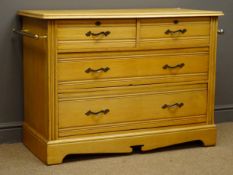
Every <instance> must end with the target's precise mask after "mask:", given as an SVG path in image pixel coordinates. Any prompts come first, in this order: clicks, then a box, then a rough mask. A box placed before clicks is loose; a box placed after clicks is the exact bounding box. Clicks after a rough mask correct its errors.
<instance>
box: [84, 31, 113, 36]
mask: <svg viewBox="0 0 233 175" xmlns="http://www.w3.org/2000/svg"><path fill="white" fill-rule="evenodd" d="M110 33H111V32H110V31H106V32H99V33H93V32H91V31H89V32H87V33H86V36H88V37H89V36H99V35H103V36H108V35H109V34H110Z"/></svg>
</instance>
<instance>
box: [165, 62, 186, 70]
mask: <svg viewBox="0 0 233 175" xmlns="http://www.w3.org/2000/svg"><path fill="white" fill-rule="evenodd" d="M184 66H185V64H184V63H181V64H177V65H175V66H169V65H168V64H165V65H164V66H163V69H175V68H182V67H184Z"/></svg>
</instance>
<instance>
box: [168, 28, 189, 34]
mask: <svg viewBox="0 0 233 175" xmlns="http://www.w3.org/2000/svg"><path fill="white" fill-rule="evenodd" d="M186 32H187V29H179V30H175V31H172V30H170V29H168V30H167V31H166V32H165V34H166V35H169V34H171V35H173V34H176V33H181V34H184V33H186Z"/></svg>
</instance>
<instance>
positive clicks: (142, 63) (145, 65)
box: [58, 52, 209, 81]
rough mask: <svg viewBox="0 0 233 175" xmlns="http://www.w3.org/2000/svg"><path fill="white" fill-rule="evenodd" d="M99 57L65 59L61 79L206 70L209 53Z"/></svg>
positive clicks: (59, 74) (122, 76) (187, 72)
mask: <svg viewBox="0 0 233 175" xmlns="http://www.w3.org/2000/svg"><path fill="white" fill-rule="evenodd" d="M101 56H102V58H101V59H99V57H91V56H90V57H88V58H86V59H85V58H77V60H78V61H75V59H76V58H72V59H71V60H69V59H66V60H65V61H60V62H59V63H58V81H77V80H92V79H106V78H107V79H110V78H127V77H144V76H152V75H160V76H161V75H180V74H194V73H207V71H208V58H209V55H208V54H195V55H160V56H156V55H153V54H150V53H149V52H148V54H145V55H136V56H134V55H131V56H127V57H119V56H118V57H115V58H114V57H113V56H111V57H110V58H109V57H108V56H105V55H103V54H102V55H101ZM179 64H184V66H183V67H181V68H180V67H177V68H164V66H166V65H168V66H176V65H179ZM88 68H91V69H93V70H97V69H100V68H109V70H108V71H107V72H90V73H87V72H86V70H88Z"/></svg>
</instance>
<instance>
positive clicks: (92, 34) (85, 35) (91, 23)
mask: <svg viewBox="0 0 233 175" xmlns="http://www.w3.org/2000/svg"><path fill="white" fill-rule="evenodd" d="M135 39H136V20H133V19H132V20H127V19H126V20H117V19H116V20H65V21H58V22H57V40H58V41H57V42H58V50H59V51H65V50H68V51H69V50H70V51H72V50H77V49H101V48H103V49H106V48H114V47H127V48H129V47H135Z"/></svg>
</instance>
